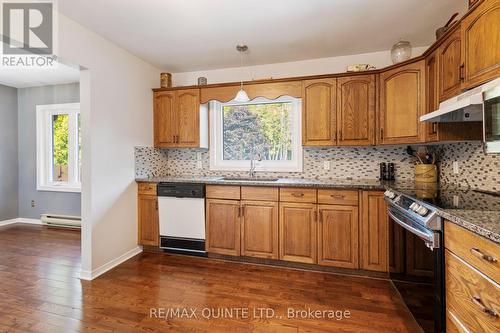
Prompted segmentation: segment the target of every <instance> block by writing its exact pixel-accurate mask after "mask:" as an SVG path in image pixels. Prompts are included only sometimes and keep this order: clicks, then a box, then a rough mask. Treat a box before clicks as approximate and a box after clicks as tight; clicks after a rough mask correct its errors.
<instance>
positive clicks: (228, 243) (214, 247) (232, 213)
mask: <svg viewBox="0 0 500 333" xmlns="http://www.w3.org/2000/svg"><path fill="white" fill-rule="evenodd" d="M205 210H206V238H207V240H206V249H207V252H209V253H217V254H222V255H229V256H239V255H240V217H241V207H240V202H239V201H237V200H220V199H206V202H205Z"/></svg>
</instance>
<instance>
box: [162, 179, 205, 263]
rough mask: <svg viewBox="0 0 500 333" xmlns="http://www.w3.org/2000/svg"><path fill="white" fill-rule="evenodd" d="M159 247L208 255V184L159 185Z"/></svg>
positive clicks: (168, 250) (191, 253) (169, 250)
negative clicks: (206, 225)
mask: <svg viewBox="0 0 500 333" xmlns="http://www.w3.org/2000/svg"><path fill="white" fill-rule="evenodd" d="M157 191H158V210H159V216H160V248H162V249H164V250H165V251H167V252H173V253H182V254H190V255H197V256H205V255H206V252H205V185H203V184H191V183H159V184H158V190H157Z"/></svg>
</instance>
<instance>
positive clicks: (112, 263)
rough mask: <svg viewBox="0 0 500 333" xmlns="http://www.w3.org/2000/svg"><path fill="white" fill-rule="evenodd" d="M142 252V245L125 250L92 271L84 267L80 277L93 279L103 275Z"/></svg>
mask: <svg viewBox="0 0 500 333" xmlns="http://www.w3.org/2000/svg"><path fill="white" fill-rule="evenodd" d="M141 252H142V246H137V247H135V248H133V249H132V250H130V251H127V252H125V253H124V254H122V255H121V256H119V257H118V258H115V259H113V260H110V261H108V262H107V263H105V264H104V265H101V266H99V267H97V268H96V269H94V270H92V271H88V270H83V269H82V270H81V271H80V279H81V280H88V281H91V280H93V279H95V278H97V277H99V276H101V275H102V274H104V273H106V272H107V271H109V270H111V269H113V268H115V267H116V266H118V265H120V264H122V263H123V262H125V261H127V260H129V259H130V258H132V257H134V256H136V255H138V254H139V253H141Z"/></svg>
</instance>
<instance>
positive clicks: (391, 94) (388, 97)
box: [378, 60, 425, 144]
mask: <svg viewBox="0 0 500 333" xmlns="http://www.w3.org/2000/svg"><path fill="white" fill-rule="evenodd" d="M379 84H380V95H379V105H380V111H379V138H378V142H379V143H381V144H398V143H404V144H407V143H417V142H422V141H423V140H424V132H425V125H424V124H423V123H421V122H420V116H422V115H423V114H424V112H425V61H424V60H420V61H418V62H414V63H409V64H407V65H404V66H401V67H396V68H393V69H391V70H388V71H385V72H382V73H381V74H380V80H379Z"/></svg>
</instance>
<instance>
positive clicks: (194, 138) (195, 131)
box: [175, 89, 200, 147]
mask: <svg viewBox="0 0 500 333" xmlns="http://www.w3.org/2000/svg"><path fill="white" fill-rule="evenodd" d="M175 96H176V104H177V126H178V128H177V146H178V147H199V145H200V91H199V89H187V90H177V91H176V95H175Z"/></svg>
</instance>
